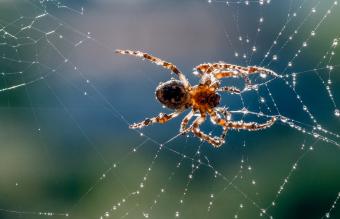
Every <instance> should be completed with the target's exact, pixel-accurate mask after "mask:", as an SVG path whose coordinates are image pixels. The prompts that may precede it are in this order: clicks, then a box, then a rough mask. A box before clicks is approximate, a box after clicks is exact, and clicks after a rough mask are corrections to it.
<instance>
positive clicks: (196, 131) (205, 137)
mask: <svg viewBox="0 0 340 219" xmlns="http://www.w3.org/2000/svg"><path fill="white" fill-rule="evenodd" d="M206 117H207V116H206V114H205V113H201V115H200V116H199V117H197V119H195V121H194V122H193V124H192V129H191V130H192V132H193V133H194V134H195V135H196V136H197V137H199V138H200V139H202V140H204V141H206V142H208V143H209V144H211V145H212V146H214V147H220V146H221V145H222V144H223V143H224V140H223V139H220V138H217V137H211V136H209V135H207V134H205V133H204V132H202V131H201V130H200V125H201V124H202V123H203V122H204V121H205V120H206Z"/></svg>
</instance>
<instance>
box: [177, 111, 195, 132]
mask: <svg viewBox="0 0 340 219" xmlns="http://www.w3.org/2000/svg"><path fill="white" fill-rule="evenodd" d="M193 116H194V111H193V110H191V111H190V112H189V113H188V114H187V115H186V116H185V117H184V119H183V120H182V122H181V128H180V130H179V132H180V133H183V134H184V133H186V132H188V131H189V130H188V128H187V126H188V123H189V121H190V119H191V118H192V117H193Z"/></svg>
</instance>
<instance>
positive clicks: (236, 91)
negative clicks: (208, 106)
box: [217, 86, 241, 94]
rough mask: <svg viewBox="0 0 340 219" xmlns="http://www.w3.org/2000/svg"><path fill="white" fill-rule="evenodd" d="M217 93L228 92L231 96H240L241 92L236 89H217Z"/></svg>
mask: <svg viewBox="0 0 340 219" xmlns="http://www.w3.org/2000/svg"><path fill="white" fill-rule="evenodd" d="M217 91H221V92H229V93H231V94H240V93H241V91H240V90H239V89H237V88H236V87H227V86H226V87H221V88H219V89H218V90H217Z"/></svg>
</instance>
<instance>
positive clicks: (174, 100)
mask: <svg viewBox="0 0 340 219" xmlns="http://www.w3.org/2000/svg"><path fill="white" fill-rule="evenodd" d="M116 53H118V54H122V55H131V56H136V57H139V58H142V59H146V60H149V61H150V62H152V63H155V64H157V65H161V66H163V67H164V68H166V69H169V70H171V71H172V72H173V73H175V74H176V75H177V77H178V79H179V80H176V79H173V78H171V80H169V81H167V82H164V83H160V84H159V85H158V86H157V88H156V92H155V94H156V98H157V99H158V101H159V102H161V103H162V104H163V105H164V106H166V107H168V108H169V109H172V110H174V112H172V113H170V114H166V113H160V114H159V115H158V116H156V117H152V118H146V119H145V120H144V121H141V122H138V123H133V124H132V125H130V126H129V127H130V128H131V129H137V128H139V129H140V128H143V127H145V126H149V125H151V124H154V123H161V124H163V123H166V122H168V121H169V120H171V119H173V118H175V117H177V116H178V115H180V114H181V113H183V112H184V111H185V110H186V109H189V108H191V111H190V112H189V113H188V114H187V115H186V116H185V117H184V119H183V120H182V122H181V127H180V133H183V134H185V133H188V132H190V131H191V132H192V133H193V134H194V135H196V136H197V137H198V138H200V139H201V140H204V141H206V142H208V143H209V144H211V145H212V146H214V147H220V146H221V145H222V144H224V142H225V140H224V139H225V136H226V134H227V131H228V129H235V130H249V131H256V130H261V129H265V128H269V127H270V126H272V125H273V124H274V123H275V121H276V117H274V116H273V117H272V118H271V119H269V120H267V121H266V122H264V123H260V124H259V123H256V122H244V121H232V120H231V113H230V112H229V111H228V110H227V109H226V108H222V107H218V106H219V104H220V99H221V97H220V95H219V93H218V92H229V93H231V94H240V93H241V90H239V89H238V88H236V87H229V86H226V87H221V86H220V85H221V83H220V79H222V78H228V77H242V78H243V79H244V80H245V83H246V84H247V86H248V87H249V86H251V82H250V80H249V78H248V76H249V75H250V74H254V73H260V74H261V76H262V77H265V76H266V75H271V76H274V77H278V76H279V75H277V74H276V73H275V72H273V71H272V70H269V69H266V68H262V67H257V66H248V67H242V66H238V65H232V64H228V63H225V62H217V63H204V64H200V65H198V66H196V67H195V68H194V74H195V75H197V76H198V77H200V82H199V84H198V85H195V86H192V85H190V83H189V81H188V80H187V78H186V77H185V76H184V74H183V73H182V72H181V71H180V70H179V69H178V68H177V67H176V66H175V65H173V64H172V63H170V62H167V61H164V60H162V59H160V58H157V57H155V56H152V55H150V54H148V53H144V52H140V51H131V50H119V49H118V50H116ZM207 115H209V116H210V119H211V122H212V123H213V124H216V125H219V126H221V127H222V128H223V131H222V134H221V135H220V136H219V137H217V136H211V135H208V134H205V133H204V132H202V131H201V130H200V125H201V124H202V123H203V122H204V121H205V120H206V119H207ZM194 116H196V117H197V118H195V120H194V121H193V122H192V124H191V125H190V127H188V124H189V121H190V120H191V119H192V117H194Z"/></svg>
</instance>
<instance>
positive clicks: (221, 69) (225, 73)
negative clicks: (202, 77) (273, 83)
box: [194, 62, 280, 79]
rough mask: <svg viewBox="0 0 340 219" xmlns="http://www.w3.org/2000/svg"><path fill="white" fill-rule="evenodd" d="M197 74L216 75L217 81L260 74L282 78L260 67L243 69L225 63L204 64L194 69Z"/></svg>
mask: <svg viewBox="0 0 340 219" xmlns="http://www.w3.org/2000/svg"><path fill="white" fill-rule="evenodd" d="M194 69H195V70H196V71H197V73H206V74H210V73H215V77H216V78H217V79H221V78H225V77H237V76H244V75H250V74H254V73H260V74H263V75H264V76H265V75H271V76H274V77H280V75H278V74H277V73H275V72H274V71H272V70H270V69H267V68H263V67H258V66H248V67H243V66H239V65H232V64H229V63H225V62H216V63H203V64H200V65H198V66H196V67H195V68H194Z"/></svg>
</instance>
